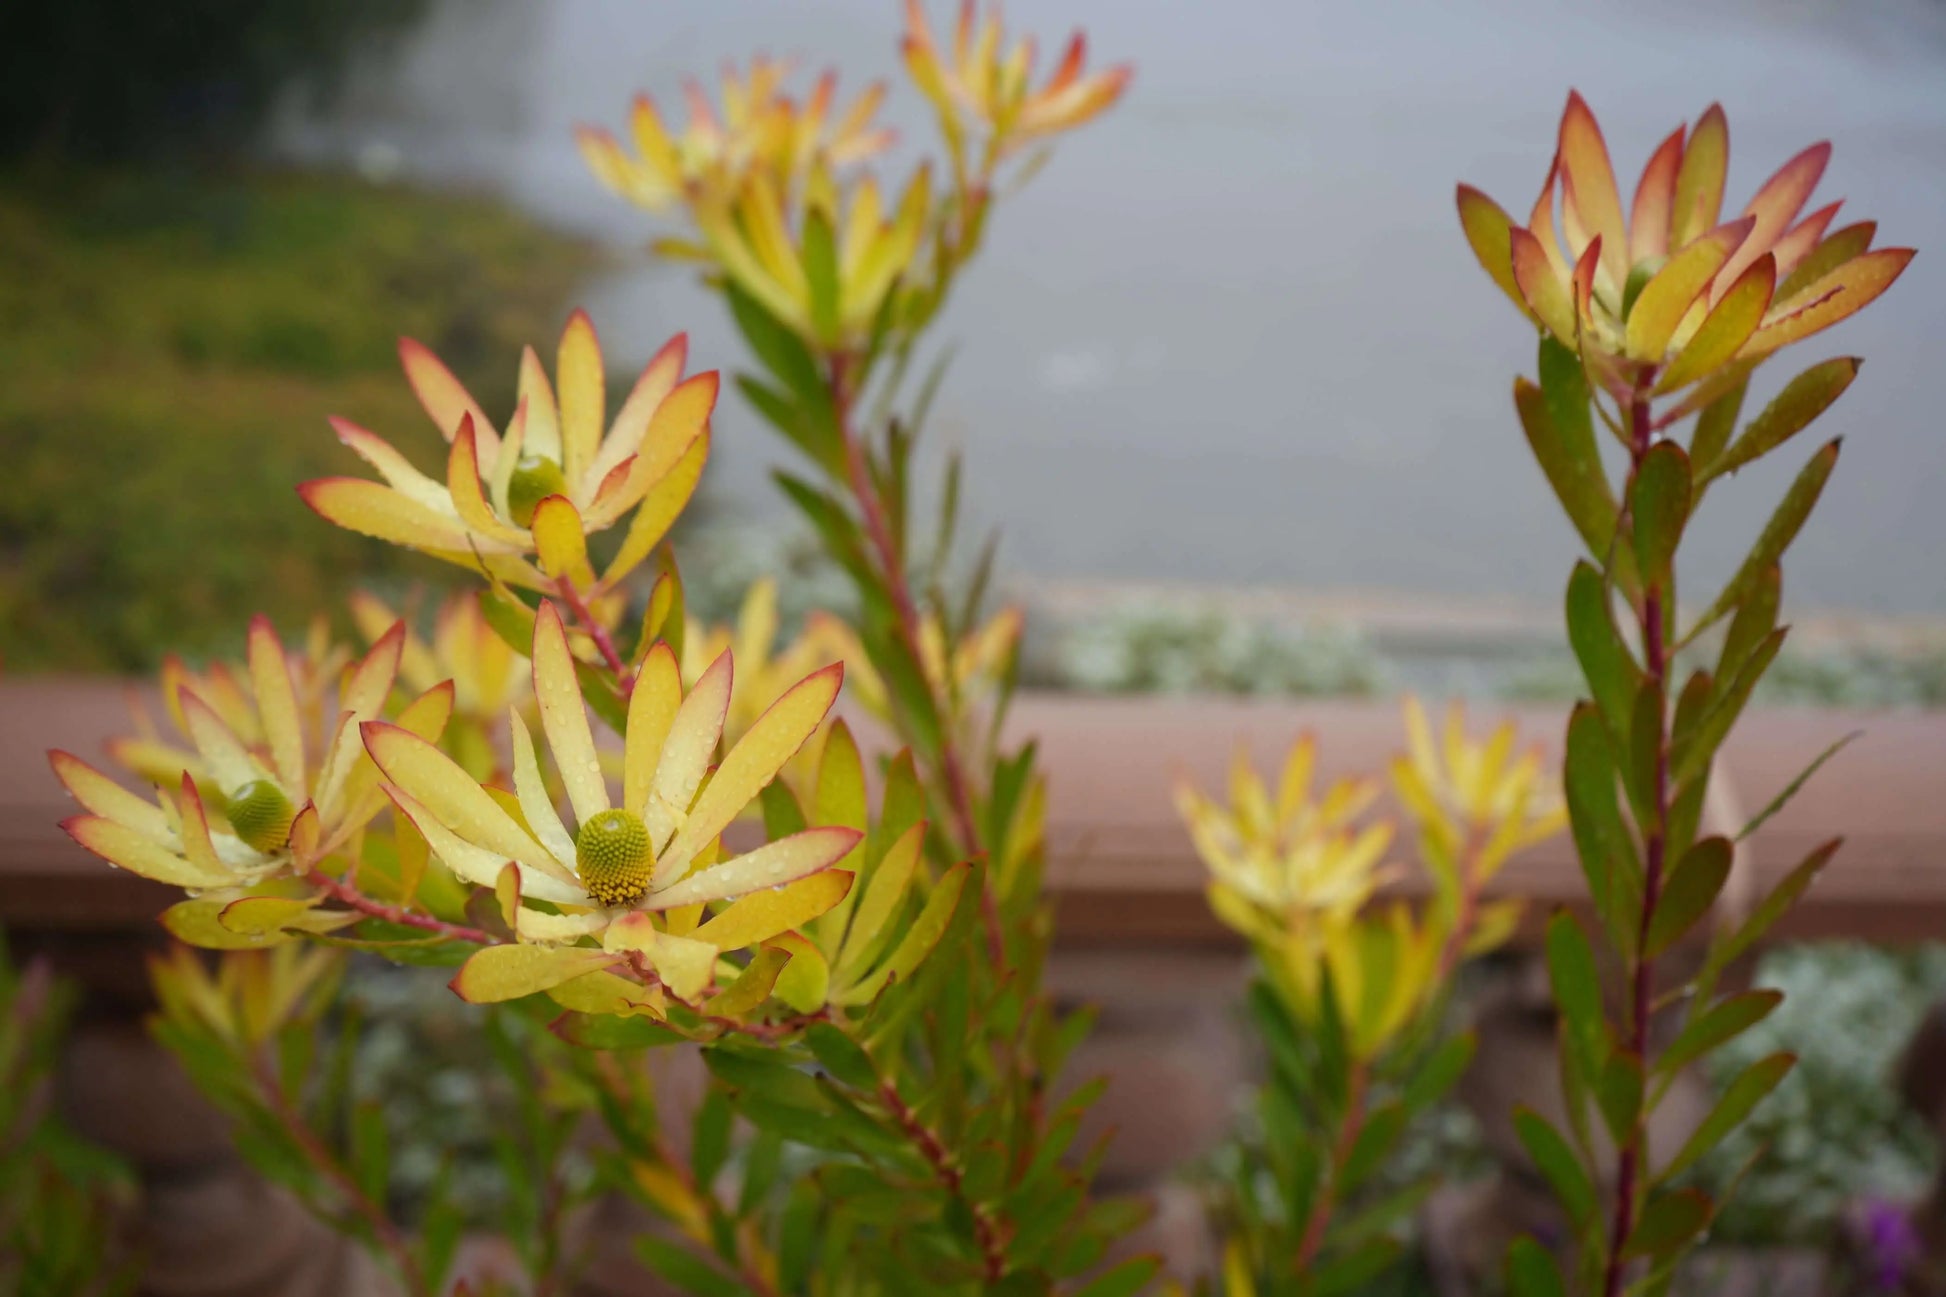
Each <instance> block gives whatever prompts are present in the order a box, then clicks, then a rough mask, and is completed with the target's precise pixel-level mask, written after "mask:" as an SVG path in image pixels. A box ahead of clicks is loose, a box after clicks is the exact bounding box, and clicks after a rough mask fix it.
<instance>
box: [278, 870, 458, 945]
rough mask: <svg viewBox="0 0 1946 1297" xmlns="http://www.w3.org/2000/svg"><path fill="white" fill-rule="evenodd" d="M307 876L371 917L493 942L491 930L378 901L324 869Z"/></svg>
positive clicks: (450, 934)
mask: <svg viewBox="0 0 1946 1297" xmlns="http://www.w3.org/2000/svg"><path fill="white" fill-rule="evenodd" d="M304 880H305V881H306V882H308V883H310V884H311V885H312V886H313V887H317V888H320V889H321V890H323V892H324V893H325V894H326V895H327V896H329V897H330V898H331V899H332V900H334V901H337V902H338V903H339V904H341V905H346V906H349V907H351V908H352V909H354V910H357V911H358V912H359V913H360V914H364V915H368V916H369V917H371V918H374V919H384V920H385V921H386V922H387V923H397V924H400V925H402V926H404V927H408V928H417V929H419V930H420V931H421V932H434V933H437V934H439V935H440V936H442V937H449V938H451V939H452V940H454V941H469V942H472V943H473V944H474V945H476V946H490V945H492V944H494V938H493V935H492V934H491V933H488V932H483V931H481V930H480V929H479V928H469V927H466V926H464V925H462V924H458V923H448V922H446V921H445V920H444V919H435V918H433V917H432V916H431V915H430V914H415V913H413V912H412V911H411V910H408V909H405V908H403V907H401V906H397V905H387V904H385V902H383V901H375V900H373V899H372V898H371V897H369V896H367V895H365V894H364V893H363V892H361V891H359V890H358V889H357V888H356V887H353V886H352V885H351V884H350V883H347V882H345V881H344V880H343V879H339V878H333V877H332V876H331V875H330V874H327V873H325V872H324V871H323V870H321V869H313V870H311V871H309V872H308V873H306V874H305V875H304Z"/></svg>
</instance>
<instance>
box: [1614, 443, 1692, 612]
mask: <svg viewBox="0 0 1946 1297" xmlns="http://www.w3.org/2000/svg"><path fill="white" fill-rule="evenodd" d="M1628 509H1629V517H1630V519H1631V522H1632V526H1631V531H1632V532H1633V534H1634V538H1635V562H1636V566H1637V567H1638V568H1640V569H1641V573H1642V580H1643V581H1644V582H1645V583H1647V584H1648V585H1650V586H1652V587H1654V588H1656V589H1658V590H1663V591H1667V590H1668V588H1669V579H1670V564H1671V563H1672V562H1674V560H1675V557H1676V546H1677V545H1678V544H1680V543H1681V541H1682V532H1683V526H1684V524H1686V523H1687V522H1688V521H1689V456H1688V455H1686V454H1684V453H1683V449H1682V447H1681V446H1678V445H1677V444H1676V443H1675V442H1673V441H1659V442H1657V443H1656V444H1655V445H1653V446H1651V447H1650V448H1649V451H1648V453H1647V454H1646V455H1644V456H1642V459H1641V462H1640V463H1638V464H1637V465H1636V468H1635V476H1634V478H1633V479H1632V480H1631V482H1630V484H1629V496H1628Z"/></svg>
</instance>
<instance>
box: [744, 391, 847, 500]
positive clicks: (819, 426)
mask: <svg viewBox="0 0 1946 1297" xmlns="http://www.w3.org/2000/svg"><path fill="white" fill-rule="evenodd" d="M736 386H737V391H739V392H741V393H743V399H744V400H746V401H748V402H749V403H750V408H751V409H753V410H755V411H756V412H757V413H758V414H760V415H762V416H763V418H764V420H765V422H767V423H769V424H770V426H771V427H773V428H775V429H777V431H778V432H780V433H782V434H783V435H784V438H785V440H787V441H789V442H790V443H791V444H792V445H793V446H796V447H797V448H798V449H799V450H801V451H803V452H804V454H805V455H806V456H807V457H809V459H810V460H811V461H812V462H813V463H815V464H816V465H818V467H820V468H822V469H823V470H824V471H825V472H827V473H829V474H830V475H831V476H833V477H835V478H841V479H842V478H843V477H844V475H845V450H844V442H843V441H842V440H841V439H840V438H839V434H838V425H837V424H836V423H835V422H833V421H831V420H830V419H827V418H824V417H822V415H821V414H820V413H818V412H815V411H812V410H806V409H805V408H804V407H802V406H800V405H798V404H796V403H795V402H794V401H793V400H792V398H791V397H790V396H788V395H786V394H785V393H783V392H780V391H778V390H777V389H776V388H774V387H771V386H769V385H767V384H765V383H763V382H760V381H759V380H758V379H756V378H754V377H752V376H751V375H749V374H738V375H737V376H736Z"/></svg>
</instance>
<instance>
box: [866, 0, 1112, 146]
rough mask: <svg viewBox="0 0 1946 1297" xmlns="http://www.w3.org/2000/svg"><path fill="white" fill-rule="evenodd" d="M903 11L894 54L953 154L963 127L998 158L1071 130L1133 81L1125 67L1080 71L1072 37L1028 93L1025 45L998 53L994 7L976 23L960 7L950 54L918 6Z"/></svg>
mask: <svg viewBox="0 0 1946 1297" xmlns="http://www.w3.org/2000/svg"><path fill="white" fill-rule="evenodd" d="M905 9H906V33H905V38H904V39H903V40H902V41H901V42H900V50H901V52H902V53H903V54H904V55H905V64H906V68H907V69H908V70H909V71H910V73H911V75H912V80H913V82H914V84H916V85H917V86H918V87H919V89H920V91H921V92H923V93H924V94H925V96H926V98H927V99H929V100H931V101H932V104H933V107H934V108H935V109H936V110H937V111H938V113H939V116H940V120H941V122H942V123H943V124H944V126H945V128H946V133H947V139H948V141H949V142H950V143H952V145H953V147H954V149H955V151H957V150H958V148H959V144H958V141H959V139H960V138H961V136H962V135H963V134H964V133H965V130H966V127H967V126H968V125H971V126H973V127H976V128H978V129H981V130H983V131H985V132H986V133H987V135H988V138H989V139H990V141H991V142H992V147H993V149H994V152H995V154H996V155H997V156H1001V157H1004V156H1006V155H1008V154H1010V153H1013V152H1015V151H1017V150H1019V149H1021V148H1024V147H1025V146H1027V145H1029V144H1032V143H1033V142H1035V141H1036V140H1040V139H1045V138H1046V137H1048V136H1051V135H1057V134H1059V133H1061V132H1062V131H1066V130H1072V129H1073V128H1074V127H1076V126H1079V125H1081V124H1082V123H1083V122H1086V121H1087V120H1088V119H1089V118H1091V117H1094V116H1095V115H1096V114H1098V113H1100V112H1102V111H1103V110H1104V109H1106V108H1108V107H1109V106H1110V105H1111V104H1113V103H1114V102H1115V101H1116V100H1117V99H1119V98H1121V95H1122V91H1124V90H1126V89H1127V88H1128V82H1129V78H1130V77H1132V76H1133V75H1134V69H1132V68H1131V67H1129V66H1128V65H1127V64H1120V65H1118V66H1116V67H1112V68H1109V69H1108V70H1107V71H1105V72H1094V73H1087V72H1084V71H1083V70H1082V68H1083V64H1084V63H1085V62H1086V61H1087V39H1086V37H1084V36H1083V35H1082V34H1081V33H1080V32H1076V33H1075V34H1074V35H1073V36H1072V37H1070V38H1069V40H1068V45H1067V49H1066V50H1065V51H1063V53H1062V55H1061V59H1060V61H1059V62H1058V63H1057V64H1056V65H1055V68H1054V71H1053V72H1052V73H1051V74H1050V75H1049V76H1048V78H1047V80H1046V81H1044V82H1042V83H1041V85H1040V87H1039V88H1038V89H1036V88H1035V87H1034V85H1033V80H1034V41H1033V38H1032V37H1025V38H1023V39H1021V40H1020V41H1019V42H1017V43H1016V44H1015V45H1014V46H1013V47H1012V48H1011V49H1005V50H1003V49H1002V44H1003V42H1004V41H1005V39H1006V36H1005V33H1004V31H1003V30H1002V28H1001V25H1000V11H999V6H997V5H996V6H994V7H993V8H992V10H991V11H990V12H989V13H988V14H987V15H986V17H985V19H984V20H983V21H980V20H979V19H978V13H977V6H976V5H975V3H974V0H962V3H961V5H960V10H959V21H958V22H957V23H956V24H955V25H954V27H953V39H952V48H951V50H950V51H948V50H944V49H941V48H940V46H939V43H938V42H937V41H936V40H935V39H934V37H933V33H932V28H931V26H930V25H928V24H927V22H926V11H925V7H924V5H923V4H921V3H920V0H906V7H905ZM976 22H977V30H976Z"/></svg>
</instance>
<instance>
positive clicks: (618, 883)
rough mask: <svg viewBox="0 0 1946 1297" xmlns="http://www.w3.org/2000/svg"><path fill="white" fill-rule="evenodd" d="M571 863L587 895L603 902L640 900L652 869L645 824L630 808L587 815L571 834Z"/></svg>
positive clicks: (613, 902) (653, 863) (652, 862)
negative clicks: (578, 829) (576, 831)
mask: <svg viewBox="0 0 1946 1297" xmlns="http://www.w3.org/2000/svg"><path fill="white" fill-rule="evenodd" d="M574 867H575V870H576V872H578V873H579V874H580V875H581V885H582V886H583V887H585V888H587V889H588V895H590V896H592V897H594V898H595V899H596V900H597V901H599V902H601V903H602V904H603V905H609V906H614V905H630V904H633V903H634V902H636V901H639V900H641V899H642V895H643V893H645V892H647V891H648V890H649V875H650V874H652V873H653V872H654V871H655V853H654V852H653V851H651V850H650V849H649V830H648V827H647V826H646V825H644V824H643V823H642V819H641V817H640V816H638V815H635V814H634V813H632V812H629V811H623V810H613V811H603V812H602V813H601V814H599V815H592V816H590V817H589V818H588V820H587V822H586V823H584V824H582V826H581V829H580V831H579V832H578V833H576V834H575V835H574Z"/></svg>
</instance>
